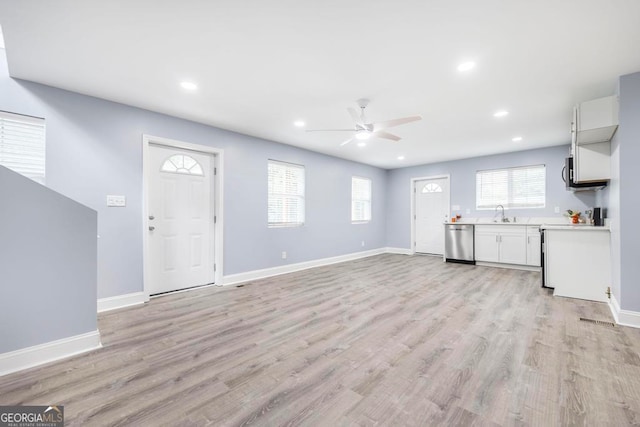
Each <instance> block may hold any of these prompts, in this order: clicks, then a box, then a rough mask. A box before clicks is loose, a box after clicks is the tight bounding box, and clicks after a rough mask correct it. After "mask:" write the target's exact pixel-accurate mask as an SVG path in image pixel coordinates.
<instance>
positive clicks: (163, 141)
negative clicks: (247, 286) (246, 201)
mask: <svg viewBox="0 0 640 427" xmlns="http://www.w3.org/2000/svg"><path fill="white" fill-rule="evenodd" d="M150 144H153V145H161V146H165V147H171V148H181V149H183V150H191V151H196V152H200V153H205V154H212V155H213V167H214V168H216V170H217V174H216V175H215V176H214V179H213V188H214V196H215V200H214V206H215V210H214V213H213V214H214V215H215V217H216V222H215V223H214V225H213V227H214V236H215V238H214V240H215V242H214V244H215V247H214V260H213V262H214V264H215V266H216V270H215V272H214V282H215V283H221V282H222V281H223V280H224V279H223V278H224V271H223V266H224V253H223V248H224V244H223V243H224V226H223V224H224V208H223V205H222V203H223V201H224V150H223V149H221V148H214V147H209V146H206V145H199V144H191V143H189V142H183V141H178V140H175V139H169V138H162V137H158V136H152V135H147V134H143V135H142V242H143V245H142V259H143V282H144V297H145V302H146V301H149V284H148V283H147V282H148V278H149V272H148V268H149V267H148V258H149V248H148V245H149V233H148V232H147V218H148V217H149V212H148V209H149V176H148V175H149V170H150V169H149V145H150Z"/></svg>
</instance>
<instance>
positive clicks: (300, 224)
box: [267, 159, 307, 228]
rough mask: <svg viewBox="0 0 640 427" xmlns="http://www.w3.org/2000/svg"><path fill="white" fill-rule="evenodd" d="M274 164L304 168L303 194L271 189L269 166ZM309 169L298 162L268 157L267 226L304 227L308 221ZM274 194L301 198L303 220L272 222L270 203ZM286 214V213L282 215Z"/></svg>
mask: <svg viewBox="0 0 640 427" xmlns="http://www.w3.org/2000/svg"><path fill="white" fill-rule="evenodd" d="M272 164H274V165H279V166H284V167H287V168H291V169H300V170H302V179H303V183H302V194H301V195H300V194H290V193H275V192H271V191H270V185H269V184H270V179H271V174H270V173H269V167H270V166H271V165H272ZM306 175H307V171H306V168H305V166H304V165H300V164H297V163H291V162H285V161H282V160H275V159H268V160H267V227H268V228H288V227H303V226H304V224H305V221H306V193H307V177H306ZM272 196H277V197H295V198H299V199H300V200H301V206H302V210H301V217H302V218H301V219H302V220H301V221H285V222H271V221H270V218H269V205H270V204H271V199H272ZM282 216H284V215H282Z"/></svg>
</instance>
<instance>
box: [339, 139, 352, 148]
mask: <svg viewBox="0 0 640 427" xmlns="http://www.w3.org/2000/svg"><path fill="white" fill-rule="evenodd" d="M351 141H353V138H349V139H347V140H346V141H345V142H343V143H342V144H340V146H341V147H342V146H343V145H347V144H348V143H350V142H351Z"/></svg>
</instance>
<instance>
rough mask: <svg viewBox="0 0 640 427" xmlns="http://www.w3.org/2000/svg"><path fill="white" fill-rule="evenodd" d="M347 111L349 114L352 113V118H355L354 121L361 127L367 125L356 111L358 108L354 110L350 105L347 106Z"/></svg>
mask: <svg viewBox="0 0 640 427" xmlns="http://www.w3.org/2000/svg"><path fill="white" fill-rule="evenodd" d="M347 111H348V112H349V114H350V115H351V118H352V119H353V121H354V122H356V124H357V125H359V126H361V127H363V128H364V127H365V126H364V123H362V118H361V117H360V116H359V115H358V113H357V112H356V110H354V109H353V108H351V107H349V108H347Z"/></svg>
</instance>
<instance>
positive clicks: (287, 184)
mask: <svg viewBox="0 0 640 427" xmlns="http://www.w3.org/2000/svg"><path fill="white" fill-rule="evenodd" d="M268 199H269V200H268V208H267V211H268V222H269V227H295V226H299V225H303V224H304V166H300V165H294V164H292V163H284V162H278V161H275V160H269V197H268Z"/></svg>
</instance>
